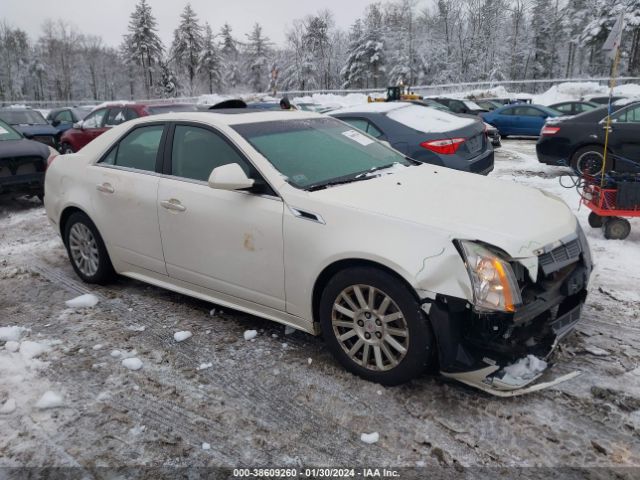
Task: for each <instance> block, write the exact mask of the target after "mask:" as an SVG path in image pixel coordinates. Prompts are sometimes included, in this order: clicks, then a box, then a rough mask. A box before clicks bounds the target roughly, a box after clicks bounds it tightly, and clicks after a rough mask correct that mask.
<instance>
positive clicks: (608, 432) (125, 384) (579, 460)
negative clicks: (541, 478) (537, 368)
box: [0, 139, 640, 478]
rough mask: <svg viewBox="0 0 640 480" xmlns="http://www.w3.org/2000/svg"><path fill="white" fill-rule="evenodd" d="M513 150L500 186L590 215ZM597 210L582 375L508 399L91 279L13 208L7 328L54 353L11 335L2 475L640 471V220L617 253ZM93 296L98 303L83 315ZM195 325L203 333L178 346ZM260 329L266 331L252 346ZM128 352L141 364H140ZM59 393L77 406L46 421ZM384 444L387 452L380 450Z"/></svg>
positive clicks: (2, 234) (0, 437)
mask: <svg viewBox="0 0 640 480" xmlns="http://www.w3.org/2000/svg"><path fill="white" fill-rule="evenodd" d="M503 143H504V145H503V148H501V149H499V150H498V151H497V153H496V171H495V172H494V173H493V174H492V175H495V176H499V177H502V178H505V179H506V180H507V181H517V182H521V183H524V184H529V185H532V186H535V187H539V188H545V189H548V190H550V191H552V192H554V193H557V194H559V195H562V196H563V198H564V199H565V200H566V201H567V202H568V203H569V204H570V205H571V206H572V207H573V208H575V209H576V210H577V207H578V205H577V195H576V193H575V191H572V190H565V189H563V188H562V187H560V184H559V181H558V176H559V175H560V174H561V173H563V171H562V169H558V168H549V167H543V166H540V165H539V164H537V161H536V160H535V150H534V146H535V144H534V142H533V141H531V140H522V139H514V140H512V139H509V140H508V141H504V142H503ZM586 215H587V212H585V211H584V209H582V210H580V212H579V218H580V220H581V222H583V225H584V226H585V230H588V232H587V234H588V236H589V239H590V241H591V245H592V250H593V255H594V260H595V262H596V270H595V272H594V275H593V277H592V283H591V286H590V297H589V299H588V303H587V306H586V308H585V310H584V313H583V321H582V322H581V324H580V325H579V326H578V328H577V330H576V332H575V333H573V334H572V335H571V336H570V337H569V338H568V339H567V341H566V342H565V344H563V345H562V347H561V348H560V349H559V350H558V351H557V353H556V355H555V357H554V362H555V365H554V366H553V368H551V369H550V371H549V372H548V373H547V374H545V375H547V376H548V377H549V378H552V377H555V376H558V375H560V374H563V373H568V372H570V371H573V370H580V371H581V372H583V373H582V375H581V376H579V377H577V378H575V379H573V380H571V381H569V382H566V383H563V384H561V385H558V386H556V387H553V388H551V389H548V390H545V391H543V392H539V393H534V394H530V395H527V396H523V397H518V398H513V399H498V398H494V397H491V396H490V395H487V394H485V393H481V392H478V391H476V390H473V389H471V388H468V387H465V386H463V385H461V384H457V383H452V382H449V381H445V380H443V379H441V378H438V377H432V376H424V377H423V378H421V379H419V380H418V381H414V382H412V383H411V384H408V385H404V386H401V387H396V388H384V387H381V386H379V385H376V384H372V383H368V382H366V381H363V380H360V379H358V378H356V377H353V376H352V375H350V374H348V373H346V372H344V371H343V370H342V369H341V368H340V366H339V365H337V363H336V362H335V361H334V360H333V359H332V358H331V356H330V355H329V353H328V352H327V351H326V349H325V348H324V347H323V344H322V341H321V340H320V339H318V338H314V337H311V336H309V335H307V334H303V333H301V332H295V333H292V334H289V335H285V332H284V327H283V326H281V325H277V324H274V323H271V322H268V321H264V320H261V319H259V318H255V317H252V316H248V315H245V314H242V313H238V312H234V311H228V310H227V309H224V311H222V310H220V308H218V307H216V306H215V305H212V304H208V303H206V302H202V301H198V300H194V299H191V298H188V297H185V296H182V295H178V294H175V293H172V292H169V291H165V290H161V289H158V288H155V287H150V286H147V285H144V284H142V283H139V282H137V281H134V280H128V279H125V278H120V279H118V280H117V281H116V282H115V283H114V284H112V285H109V286H108V287H95V286H90V285H85V284H83V283H82V282H81V281H79V279H78V278H77V277H76V276H75V274H74V272H73V271H72V269H71V266H70V264H69V262H68V260H67V257H66V253H65V251H64V249H63V247H62V243H61V241H60V240H59V239H58V237H57V236H56V235H55V234H54V232H53V231H52V229H51V228H50V226H49V225H48V222H47V220H46V218H45V213H44V209H43V208H42V206H41V205H40V203H39V202H38V201H37V200H27V199H16V200H3V201H2V203H0V327H6V326H11V325H17V326H22V327H26V328H28V329H29V330H27V331H25V332H23V335H22V340H23V344H24V341H33V342H38V344H40V345H42V346H44V347H43V348H45V349H46V350H47V351H45V352H44V353H42V354H40V355H39V356H37V357H34V358H33V359H27V358H25V355H23V354H21V353H20V352H11V351H9V350H8V348H10V345H9V344H8V345H6V346H5V348H3V347H2V345H3V343H4V342H2V341H0V405H3V404H5V402H6V401H7V400H8V399H13V400H15V401H16V408H15V410H14V411H13V412H11V413H7V414H0V466H3V467H21V466H30V467H39V466H49V467H50V466H56V467H58V466H72V467H76V469H77V471H78V472H83V475H85V476H88V478H90V477H91V476H94V475H95V476H98V477H99V476H101V474H100V472H101V470H100V469H99V467H122V466H141V465H146V466H149V465H153V466H171V467H191V466H218V465H224V466H229V467H237V466H245V467H266V466H279V467H285V466H292V467H298V468H300V467H307V466H355V465H360V466H377V467H383V466H393V467H401V466H407V467H416V466H418V467H420V468H421V467H427V468H428V467H435V466H450V467H456V468H460V467H462V466H484V467H513V466H520V467H532V466H538V467H560V466H575V467H630V466H640V436H639V434H640V368H639V361H640V322H639V320H640V318H639V317H640V307H639V304H640V293H639V290H640V289H639V288H638V285H640V248H639V243H640V222H638V221H634V222H632V233H631V235H630V237H629V238H628V239H627V240H625V241H605V240H603V238H602V234H601V232H599V231H595V230H591V229H589V227H588V226H587V224H586ZM505 221H508V219H505ZM84 293H93V294H95V295H97V296H98V297H99V298H100V302H99V303H98V305H96V306H95V307H93V308H89V309H70V308H67V307H66V305H65V301H66V300H69V299H71V298H74V297H76V296H78V295H81V294H84ZM186 330H188V331H191V332H192V334H193V336H192V337H191V338H189V339H187V340H185V341H183V342H176V341H175V340H174V336H173V335H174V333H175V332H178V331H186ZM246 330H257V331H258V335H257V337H256V338H255V339H254V340H251V341H246V340H245V339H244V337H243V333H244V332H245V331H246ZM113 350H118V351H120V352H121V354H120V355H119V356H118V355H116V353H112V351H113ZM134 350H135V352H134ZM126 356H131V357H137V358H139V359H140V360H141V361H142V363H143V366H142V368H141V369H140V370H137V371H132V370H128V369H126V368H125V367H124V366H123V365H122V358H123V357H126ZM203 364H210V366H208V365H203ZM201 366H203V367H207V368H202V369H200V367H201ZM49 390H51V391H53V392H55V393H57V394H59V395H60V396H62V405H61V406H59V407H58V408H51V409H39V408H38V407H37V406H36V402H38V400H39V399H40V397H41V396H42V395H43V394H44V393H45V392H46V391H49ZM371 432H378V433H379V434H380V440H379V441H378V442H377V443H375V444H373V445H368V444H365V443H363V442H362V441H361V440H360V435H361V434H362V433H371ZM203 443H208V444H209V446H210V448H209V449H203ZM598 471H599V472H600V473H601V474H603V473H604V472H606V470H603V471H600V470H598ZM14 473H16V472H14ZM626 473H627V474H629V475H633V472H630V471H627V472H626ZM635 473H638V470H636V471H635ZM623 474H624V473H623ZM0 478H2V470H0ZM629 478H631V477H629ZM635 478H638V477H635Z"/></svg>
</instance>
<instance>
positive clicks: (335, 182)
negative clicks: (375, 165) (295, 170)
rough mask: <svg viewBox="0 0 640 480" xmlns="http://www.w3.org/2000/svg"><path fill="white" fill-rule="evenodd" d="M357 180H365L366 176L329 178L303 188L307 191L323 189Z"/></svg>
mask: <svg viewBox="0 0 640 480" xmlns="http://www.w3.org/2000/svg"><path fill="white" fill-rule="evenodd" d="M359 180H367V177H364V176H362V177H360V176H356V177H349V178H343V179H341V180H331V181H329V182H323V183H316V184H315V185H309V186H308V187H306V188H305V190H307V191H309V192H315V191H316V190H323V189H325V188H328V187H333V186H334V185H343V184H345V183H351V182H357V181H359Z"/></svg>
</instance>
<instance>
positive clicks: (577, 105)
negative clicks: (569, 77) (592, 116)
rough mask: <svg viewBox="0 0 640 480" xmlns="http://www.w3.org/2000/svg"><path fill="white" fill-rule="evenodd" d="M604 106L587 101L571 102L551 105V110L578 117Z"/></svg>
mask: <svg viewBox="0 0 640 480" xmlns="http://www.w3.org/2000/svg"><path fill="white" fill-rule="evenodd" d="M601 106H602V105H598V104H597V103H593V102H585V101H578V100H576V101H571V102H560V103H554V104H553V105H549V108H553V109H554V110H557V111H558V112H560V113H561V114H563V115H578V114H580V113H584V112H588V111H590V110H594V109H596V108H598V107H601Z"/></svg>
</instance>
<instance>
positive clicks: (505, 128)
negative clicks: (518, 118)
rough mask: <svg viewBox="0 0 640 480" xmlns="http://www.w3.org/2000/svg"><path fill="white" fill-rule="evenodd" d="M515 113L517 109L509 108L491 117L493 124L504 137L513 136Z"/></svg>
mask: <svg viewBox="0 0 640 480" xmlns="http://www.w3.org/2000/svg"><path fill="white" fill-rule="evenodd" d="M514 111H515V107H507V108H505V109H504V110H501V111H500V112H495V113H493V114H491V115H490V118H491V119H492V121H491V123H492V124H493V125H494V126H495V127H496V128H497V129H498V130H499V131H500V133H501V134H502V135H513V134H514V133H517V132H515V131H514Z"/></svg>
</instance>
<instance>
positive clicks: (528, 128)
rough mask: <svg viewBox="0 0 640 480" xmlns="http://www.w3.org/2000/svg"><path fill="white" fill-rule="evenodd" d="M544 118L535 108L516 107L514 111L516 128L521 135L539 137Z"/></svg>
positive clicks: (543, 114) (543, 113)
mask: <svg viewBox="0 0 640 480" xmlns="http://www.w3.org/2000/svg"><path fill="white" fill-rule="evenodd" d="M546 118H547V115H546V114H545V112H543V111H542V110H538V109H537V108H535V107H516V110H515V122H516V128H517V130H518V133H520V134H522V135H533V136H537V135H540V130H542V126H543V125H544V122H545V120H546Z"/></svg>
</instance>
